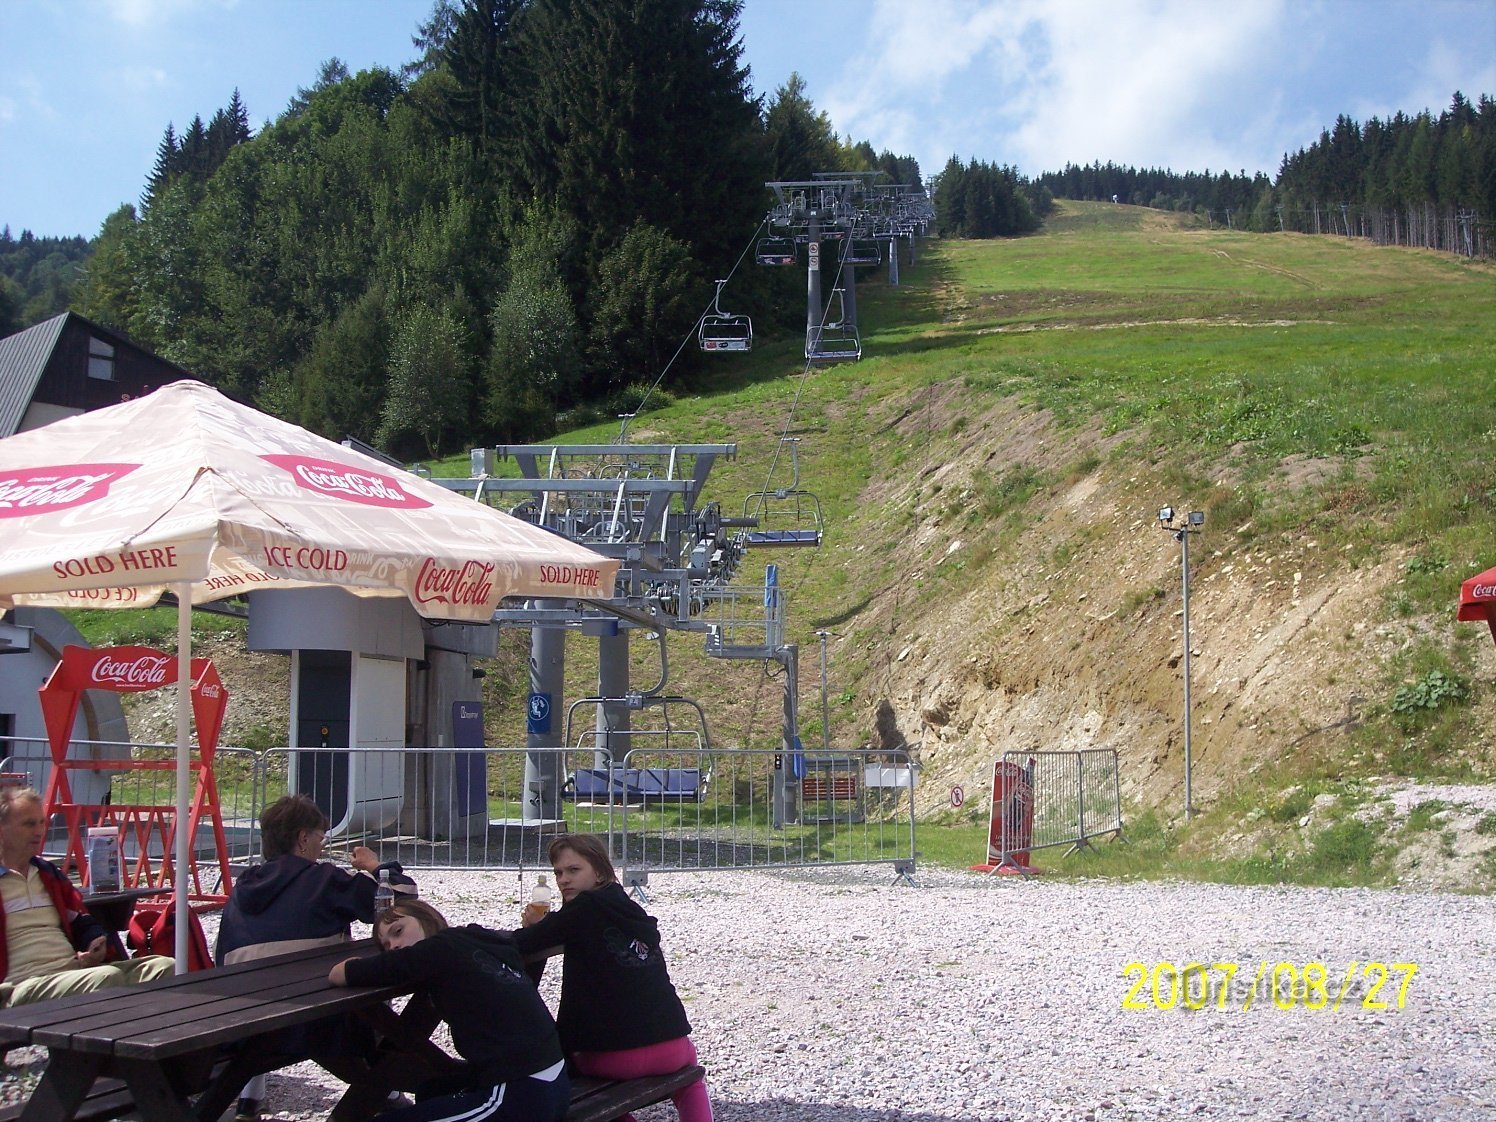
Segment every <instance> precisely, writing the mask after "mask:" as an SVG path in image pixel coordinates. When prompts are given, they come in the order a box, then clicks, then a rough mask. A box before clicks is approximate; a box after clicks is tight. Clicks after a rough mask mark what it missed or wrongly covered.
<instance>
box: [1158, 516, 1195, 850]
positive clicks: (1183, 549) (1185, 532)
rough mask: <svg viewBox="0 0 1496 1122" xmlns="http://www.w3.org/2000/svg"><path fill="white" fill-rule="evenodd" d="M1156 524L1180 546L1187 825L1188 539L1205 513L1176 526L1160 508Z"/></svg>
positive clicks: (1191, 808)
mask: <svg viewBox="0 0 1496 1122" xmlns="http://www.w3.org/2000/svg"><path fill="white" fill-rule="evenodd" d="M1158 524H1159V525H1160V526H1161V527H1163V529H1165V530H1167V531H1168V532H1169V533H1171V534H1173V535H1174V540H1175V541H1177V542H1178V543H1179V569H1180V574H1181V577H1180V585H1181V597H1182V599H1183V602H1184V621H1183V628H1182V630H1183V639H1184V820H1185V821H1186V822H1188V821H1189V820H1190V819H1191V818H1192V817H1194V813H1195V801H1194V796H1193V791H1192V788H1191V772H1192V763H1193V760H1192V758H1191V751H1190V749H1191V745H1190V535H1191V534H1197V533H1199V532H1200V527H1202V526H1204V525H1205V512H1204V511H1199V510H1192V511H1190V512H1189V514H1188V515H1187V516H1186V517H1185V519H1184V520H1183V521H1181V522H1179V523H1177V524H1176V523H1175V521H1174V508H1173V507H1171V506H1165V507H1160V508H1159V511H1158Z"/></svg>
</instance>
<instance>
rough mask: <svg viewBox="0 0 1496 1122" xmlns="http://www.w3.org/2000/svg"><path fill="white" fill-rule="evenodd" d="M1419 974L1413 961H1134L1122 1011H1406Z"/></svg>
mask: <svg viewBox="0 0 1496 1122" xmlns="http://www.w3.org/2000/svg"><path fill="white" fill-rule="evenodd" d="M1417 973H1418V966H1417V964H1416V963H1412V962H1390V963H1389V962H1362V961H1359V960H1356V959H1353V960H1351V962H1350V964H1349V965H1348V966H1347V967H1346V968H1345V969H1344V970H1343V971H1342V970H1334V971H1332V970H1331V969H1330V968H1329V967H1327V966H1326V965H1325V964H1324V963H1322V962H1306V963H1303V964H1297V963H1292V962H1268V961H1265V960H1264V961H1261V962H1258V963H1257V964H1256V966H1255V972H1254V969H1253V967H1252V966H1250V965H1249V966H1245V967H1243V966H1242V965H1240V964H1238V963H1235V962H1208V963H1207V962H1187V963H1185V964H1183V965H1178V964H1176V963H1173V962H1158V963H1154V964H1153V965H1152V966H1151V967H1150V966H1148V965H1146V964H1145V963H1142V962H1129V963H1127V964H1126V965H1125V966H1123V967H1122V977H1123V978H1124V979H1128V980H1130V982H1131V984H1130V985H1129V986H1128V987H1127V991H1126V992H1125V993H1124V994H1123V996H1122V1008H1123V1009H1137V1010H1142V1009H1162V1010H1168V1009H1192V1010H1200V1009H1207V1008H1209V1009H1219V1010H1240V1011H1241V1012H1247V1011H1248V1010H1250V1009H1253V1008H1271V1009H1283V1010H1288V1009H1307V1010H1310V1011H1311V1012H1321V1011H1328V1012H1335V1011H1337V1010H1340V1009H1342V1008H1343V1009H1366V1010H1385V1009H1402V1008H1404V1006H1405V1005H1406V1003H1407V998H1408V987H1409V986H1410V985H1411V984H1412V981H1413V976H1414V975H1415V974H1417Z"/></svg>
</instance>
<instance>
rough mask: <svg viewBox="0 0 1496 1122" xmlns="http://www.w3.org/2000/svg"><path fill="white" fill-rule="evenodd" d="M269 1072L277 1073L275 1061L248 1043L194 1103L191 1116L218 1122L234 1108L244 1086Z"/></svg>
mask: <svg viewBox="0 0 1496 1122" xmlns="http://www.w3.org/2000/svg"><path fill="white" fill-rule="evenodd" d="M266 1070H271V1071H273V1070H274V1063H273V1061H267V1059H266V1056H265V1054H264V1053H262V1052H259V1051H256V1050H255V1049H254V1047H253V1046H252V1042H246V1044H245V1046H244V1047H242V1048H240V1049H239V1051H238V1052H237V1053H236V1054H235V1055H234V1058H233V1059H231V1060H230V1061H229V1062H228V1063H227V1064H225V1065H224V1067H223V1069H222V1070H221V1071H219V1073H218V1074H217V1075H216V1076H214V1078H213V1079H212V1080H211V1081H210V1082H209V1083H208V1086H207V1087H206V1088H205V1089H204V1091H203V1093H202V1094H201V1095H199V1096H198V1097H197V1098H196V1099H195V1100H193V1103H192V1113H193V1114H194V1115H196V1116H197V1118H198V1119H199V1120H200V1122H217V1120H218V1118H220V1117H221V1116H222V1115H223V1112H224V1111H226V1110H228V1108H229V1107H230V1106H232V1105H233V1104H234V1100H235V1099H236V1098H238V1096H239V1091H240V1089H242V1088H243V1086H244V1084H246V1083H248V1082H249V1081H250V1080H251V1079H253V1078H254V1077H255V1076H256V1075H259V1074H260V1073H261V1072H263V1071H266Z"/></svg>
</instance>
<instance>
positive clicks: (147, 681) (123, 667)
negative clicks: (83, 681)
mask: <svg viewBox="0 0 1496 1122" xmlns="http://www.w3.org/2000/svg"><path fill="white" fill-rule="evenodd" d="M174 662H175V659H173V658H172V657H171V656H170V655H163V654H158V653H155V652H150V653H143V654H130V655H127V656H126V657H122V658H120V657H114V656H112V655H111V653H110V652H109V651H101V652H100V653H99V660H98V661H97V662H95V663H94V664H93V667H92V669H90V671H89V674H88V676H89V679H90V680H91V681H92V682H93V683H94V685H96V686H112V687H113V688H114V689H134V690H153V689H156V688H157V687H159V686H164V685H166V683H167V682H169V681H171V680H172V676H173V673H174V668H173V663H174Z"/></svg>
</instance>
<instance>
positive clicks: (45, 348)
mask: <svg viewBox="0 0 1496 1122" xmlns="http://www.w3.org/2000/svg"><path fill="white" fill-rule="evenodd" d="M191 377H193V375H192V374H191V373H189V372H188V371H186V370H183V369H182V368H181V367H180V366H177V365H176V364H175V363H171V362H167V361H166V360H165V359H164V358H160V357H159V356H157V355H154V354H152V353H151V352H150V351H148V350H145V349H144V348H142V347H138V346H136V345H135V344H134V343H132V342H130V340H129V339H127V338H125V337H124V336H123V335H121V334H120V333H119V332H117V331H112V330H110V329H109V328H107V327H101V326H100V325H99V324H96V323H94V322H92V321H91V320H87V319H84V318H83V317H82V316H80V315H79V314H78V313H77V312H63V313H62V314H61V315H59V316H53V317H52V318H51V319H49V320H43V321H42V322H41V323H39V324H37V325H36V326H34V327H28V328H27V329H26V330H25V331H18V332H16V333H15V334H14V335H9V336H6V337H5V338H4V339H0V437H6V436H11V435H12V434H14V433H18V432H25V431H26V430H28V429H35V428H40V427H41V426H42V425H45V424H48V423H49V422H51V421H56V420H58V419H60V418H62V417H71V416H72V415H73V414H75V413H84V412H87V411H88V410H90V409H97V408H99V407H100V406H103V405H113V404H115V403H116V402H119V401H124V400H126V399H127V398H133V397H139V396H140V395H141V394H145V393H150V392H151V391H152V390H155V389H159V388H160V387H162V386H164V385H166V384H168V383H169V382H176V381H179V380H181V379H183V378H191Z"/></svg>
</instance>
